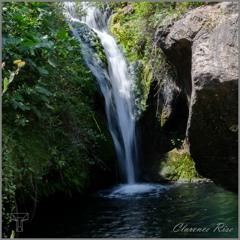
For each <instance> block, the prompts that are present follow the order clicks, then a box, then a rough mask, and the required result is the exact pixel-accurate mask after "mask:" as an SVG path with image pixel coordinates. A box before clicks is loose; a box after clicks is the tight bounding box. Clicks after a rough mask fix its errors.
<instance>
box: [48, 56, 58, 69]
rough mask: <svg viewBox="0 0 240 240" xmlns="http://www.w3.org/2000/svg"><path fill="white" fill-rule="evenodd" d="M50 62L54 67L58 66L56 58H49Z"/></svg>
mask: <svg viewBox="0 0 240 240" xmlns="http://www.w3.org/2000/svg"><path fill="white" fill-rule="evenodd" d="M48 62H49V64H50V65H51V66H52V67H54V68H56V67H57V63H56V61H55V60H54V59H52V58H49V59H48Z"/></svg>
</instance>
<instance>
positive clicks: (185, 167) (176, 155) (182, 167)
mask: <svg viewBox="0 0 240 240" xmlns="http://www.w3.org/2000/svg"><path fill="white" fill-rule="evenodd" d="M160 175H161V177H163V178H164V179H166V180H171V181H196V180H201V179H203V178H202V176H200V175H199V174H198V173H197V171H196V169H195V164H194V161H193V160H192V158H191V156H190V154H189V152H188V151H186V150H184V149H183V150H179V149H176V148H175V149H173V150H172V151H170V152H168V153H167V154H166V155H165V156H164V158H163V159H162V162H161V164H160Z"/></svg>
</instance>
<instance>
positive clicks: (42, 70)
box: [37, 67, 49, 75]
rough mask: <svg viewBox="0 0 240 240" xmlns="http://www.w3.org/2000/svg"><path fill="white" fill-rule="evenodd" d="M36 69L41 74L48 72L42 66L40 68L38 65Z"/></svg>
mask: <svg viewBox="0 0 240 240" xmlns="http://www.w3.org/2000/svg"><path fill="white" fill-rule="evenodd" d="M37 69H38V71H39V73H40V74H42V75H48V74H49V72H48V71H47V70H46V69H43V68H40V67H38V68H37Z"/></svg>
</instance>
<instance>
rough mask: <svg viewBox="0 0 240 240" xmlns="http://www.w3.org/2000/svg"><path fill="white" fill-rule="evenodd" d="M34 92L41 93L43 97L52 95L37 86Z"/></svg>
mask: <svg viewBox="0 0 240 240" xmlns="http://www.w3.org/2000/svg"><path fill="white" fill-rule="evenodd" d="M35 90H36V91H37V92H38V93H42V94H44V95H46V96H51V95H52V93H51V92H49V91H48V90H47V89H46V88H44V87H39V86H37V87H36V88H35Z"/></svg>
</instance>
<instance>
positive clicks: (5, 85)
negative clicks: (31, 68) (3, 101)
mask: <svg viewBox="0 0 240 240" xmlns="http://www.w3.org/2000/svg"><path fill="white" fill-rule="evenodd" d="M7 87H8V79H7V78H4V81H3V92H5V91H6V90H7Z"/></svg>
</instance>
